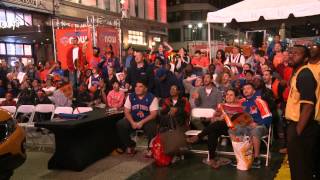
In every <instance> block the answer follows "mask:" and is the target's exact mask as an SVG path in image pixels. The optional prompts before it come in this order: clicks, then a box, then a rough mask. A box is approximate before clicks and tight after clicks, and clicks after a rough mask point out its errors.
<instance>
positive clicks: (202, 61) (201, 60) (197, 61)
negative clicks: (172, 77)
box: [191, 57, 210, 68]
mask: <svg viewBox="0 0 320 180" xmlns="http://www.w3.org/2000/svg"><path fill="white" fill-rule="evenodd" d="M191 64H192V65H199V66H201V67H202V68H207V67H208V66H209V64H210V61H209V58H208V57H194V58H192V60H191Z"/></svg>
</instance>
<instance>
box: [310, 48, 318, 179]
mask: <svg viewBox="0 0 320 180" xmlns="http://www.w3.org/2000/svg"><path fill="white" fill-rule="evenodd" d="M310 56H311V57H310V60H309V64H308V67H309V68H311V69H312V70H313V73H314V74H318V77H317V79H316V80H317V85H318V86H317V93H316V95H317V104H316V106H315V108H316V109H320V100H319V96H320V83H319V81H320V44H317V45H316V44H315V45H313V46H311V47H310ZM318 111H319V110H318ZM315 119H316V120H318V122H319V121H320V117H319V113H318V115H317V117H316V118H315ZM318 124H319V126H320V123H318ZM319 128H320V127H319ZM316 142H317V145H316V148H315V149H317V152H316V155H317V159H316V160H315V166H314V169H315V172H314V174H315V175H316V178H315V179H317V178H318V179H320V156H319V154H320V135H319V136H318V138H317V140H316Z"/></svg>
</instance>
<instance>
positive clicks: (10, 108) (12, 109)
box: [0, 106, 17, 116]
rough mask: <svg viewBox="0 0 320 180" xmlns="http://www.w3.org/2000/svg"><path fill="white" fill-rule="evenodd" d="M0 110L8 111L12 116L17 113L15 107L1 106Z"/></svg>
mask: <svg viewBox="0 0 320 180" xmlns="http://www.w3.org/2000/svg"><path fill="white" fill-rule="evenodd" d="M0 108H2V109H5V110H7V111H9V112H10V113H11V114H12V115H13V116H14V115H15V113H16V111H17V107H15V106H1V107H0Z"/></svg>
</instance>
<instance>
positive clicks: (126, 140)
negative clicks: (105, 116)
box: [117, 118, 157, 150]
mask: <svg viewBox="0 0 320 180" xmlns="http://www.w3.org/2000/svg"><path fill="white" fill-rule="evenodd" d="M156 128H157V124H156V121H155V120H152V121H149V122H147V123H146V124H144V125H143V127H142V129H143V131H144V133H145V134H146V135H147V137H148V147H149V144H150V141H151V139H152V138H153V137H155V135H156ZM117 130H118V135H119V138H120V141H121V148H122V149H124V150H125V149H126V148H128V147H135V145H136V143H135V142H134V141H133V140H132V139H131V138H130V134H131V133H132V132H133V131H134V129H132V127H131V124H130V122H129V121H128V120H127V119H126V118H123V119H121V120H119V121H118V122H117Z"/></svg>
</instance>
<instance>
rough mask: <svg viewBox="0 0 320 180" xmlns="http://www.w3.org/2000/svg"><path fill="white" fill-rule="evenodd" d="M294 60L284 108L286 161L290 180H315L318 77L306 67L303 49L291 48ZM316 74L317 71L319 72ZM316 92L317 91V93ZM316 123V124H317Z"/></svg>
mask: <svg viewBox="0 0 320 180" xmlns="http://www.w3.org/2000/svg"><path fill="white" fill-rule="evenodd" d="M292 53H293V58H292V59H290V60H289V65H290V66H292V67H293V68H294V74H293V76H292V78H291V81H290V93H289V97H288V101H287V106H286V113H285V116H286V119H287V120H288V121H289V126H288V128H287V136H288V158H289V165H290V172H291V178H292V179H293V180H301V179H304V180H311V179H317V178H319V177H315V176H314V175H313V174H314V164H315V161H316V159H317V156H319V154H316V151H317V150H316V143H317V141H318V139H319V138H318V137H319V134H320V128H319V121H320V118H319V116H320V115H319V82H320V80H319V77H317V76H315V75H316V71H317V70H316V68H311V67H309V66H305V64H306V63H307V60H308V58H309V57H310V52H309V50H308V49H307V48H306V47H305V46H301V45H296V46H295V47H294V48H293V49H292ZM318 72H319V70H318ZM317 90H318V91H317ZM316 120H318V121H316Z"/></svg>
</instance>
